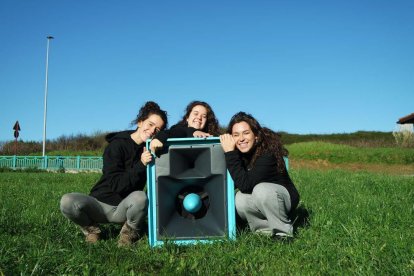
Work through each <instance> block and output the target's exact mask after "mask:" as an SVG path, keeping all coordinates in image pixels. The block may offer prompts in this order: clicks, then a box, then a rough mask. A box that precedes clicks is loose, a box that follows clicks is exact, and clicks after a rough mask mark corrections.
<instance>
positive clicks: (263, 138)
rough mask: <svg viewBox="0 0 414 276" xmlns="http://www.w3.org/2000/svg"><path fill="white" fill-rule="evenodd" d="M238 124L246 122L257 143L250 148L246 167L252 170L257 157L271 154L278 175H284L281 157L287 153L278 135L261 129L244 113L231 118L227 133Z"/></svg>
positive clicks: (284, 168) (283, 164)
mask: <svg viewBox="0 0 414 276" xmlns="http://www.w3.org/2000/svg"><path fill="white" fill-rule="evenodd" d="M240 122H246V123H247V124H248V125H249V126H250V128H251V130H252V132H253V133H254V135H255V136H256V137H257V141H256V142H255V145H254V146H253V148H252V152H251V156H252V157H251V158H250V160H246V161H247V167H248V168H252V167H253V166H254V164H255V162H256V160H257V158H258V157H259V156H261V155H263V154H265V153H271V154H272V155H273V156H274V157H275V158H276V162H277V169H278V171H279V172H280V173H286V166H285V161H284V159H283V156H287V155H288V151H287V149H286V148H284V147H283V144H282V140H281V137H280V134H278V133H276V132H274V131H273V130H271V129H269V128H267V127H262V126H261V125H260V123H259V122H258V121H257V120H256V119H255V118H254V117H253V116H252V115H251V114H248V113H245V112H238V113H236V114H235V115H234V116H233V117H232V118H231V120H230V123H229V125H228V127H227V133H229V134H231V133H232V131H233V126H234V125H235V124H237V123H240Z"/></svg>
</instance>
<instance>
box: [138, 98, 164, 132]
mask: <svg viewBox="0 0 414 276" xmlns="http://www.w3.org/2000/svg"><path fill="white" fill-rule="evenodd" d="M152 114H155V115H158V116H160V117H161V119H162V120H163V121H164V125H163V127H162V129H161V130H163V129H164V128H166V127H167V126H168V118H167V112H166V111H164V110H162V109H161V108H160V106H159V105H158V104H157V103H156V102H152V101H148V102H146V103H145V104H144V105H143V106H141V108H140V109H139V112H138V115H137V117H136V118H135V120H133V121H132V122H131V125H136V124H138V123H139V122H142V121H145V120H146V119H148V117H149V116H151V115H152Z"/></svg>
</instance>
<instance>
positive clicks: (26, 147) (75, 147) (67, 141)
mask: <svg viewBox="0 0 414 276" xmlns="http://www.w3.org/2000/svg"><path fill="white" fill-rule="evenodd" d="M106 134H107V133H103V132H98V133H95V134H93V135H91V136H88V135H85V134H78V135H69V136H65V135H63V136H60V137H58V138H57V139H54V140H47V142H46V151H47V152H50V151H71V152H76V151H102V152H103V149H104V148H105V146H106V145H107V142H106V141H105V135H106ZM14 143H15V142H14V141H10V142H3V143H2V144H0V155H14V151H15V144H14ZM41 152H42V142H35V141H18V142H17V154H18V155H33V154H39V155H41Z"/></svg>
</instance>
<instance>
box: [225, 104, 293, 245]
mask: <svg viewBox="0 0 414 276" xmlns="http://www.w3.org/2000/svg"><path fill="white" fill-rule="evenodd" d="M220 142H221V145H222V148H223V150H224V152H225V158H226V164H227V168H228V170H229V172H230V175H231V177H232V178H233V180H234V184H235V186H236V188H238V189H239V191H238V192H237V194H236V200H235V202H236V210H237V213H238V215H239V216H240V218H241V219H243V220H245V221H247V222H248V223H249V226H250V229H251V230H252V231H253V232H256V233H259V234H264V235H269V236H272V237H275V238H286V237H292V235H293V226H292V221H291V218H290V214H291V213H292V211H293V210H294V209H295V208H296V206H297V205H298V203H299V193H298V191H297V190H296V188H295V185H294V184H293V182H292V180H291V179H290V177H289V174H288V172H287V170H286V166H285V163H284V160H283V156H284V155H286V154H287V151H286V150H285V149H284V147H283V145H282V142H281V140H280V137H279V135H277V134H276V133H275V132H273V131H272V130H270V129H268V128H264V127H261V125H260V124H259V122H258V121H257V120H256V119H255V118H254V117H253V116H251V115H250V114H247V113H244V112H239V113H237V114H235V115H234V116H233V117H232V118H231V120H230V123H229V126H228V128H227V134H223V135H221V136H220Z"/></svg>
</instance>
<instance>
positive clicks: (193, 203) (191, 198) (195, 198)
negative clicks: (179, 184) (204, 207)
mask: <svg viewBox="0 0 414 276" xmlns="http://www.w3.org/2000/svg"><path fill="white" fill-rule="evenodd" d="M183 205H184V209H185V210H186V211H187V212H190V213H196V212H197V211H198V210H200V208H201V198H200V196H199V195H197V194H194V193H191V194H188V195H186V196H185V198H184V202H183Z"/></svg>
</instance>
